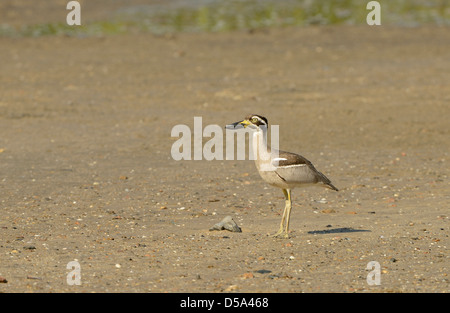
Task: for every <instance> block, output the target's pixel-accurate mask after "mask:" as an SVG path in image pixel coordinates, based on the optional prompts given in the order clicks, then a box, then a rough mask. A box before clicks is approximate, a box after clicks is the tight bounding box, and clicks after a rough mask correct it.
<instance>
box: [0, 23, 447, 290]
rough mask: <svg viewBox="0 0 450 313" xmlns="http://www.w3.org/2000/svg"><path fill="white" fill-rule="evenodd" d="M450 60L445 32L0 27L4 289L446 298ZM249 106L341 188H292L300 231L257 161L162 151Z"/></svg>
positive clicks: (286, 146)
mask: <svg viewBox="0 0 450 313" xmlns="http://www.w3.org/2000/svg"><path fill="white" fill-rule="evenodd" d="M449 51H450V31H449V29H448V28H438V27H421V28H390V27H385V26H382V27H369V26H360V27H345V26H340V27H310V28H288V29H280V30H267V31H257V32H253V33H248V32H238V33H221V34H179V35H167V36H154V35H151V34H140V35H139V34H135V35H123V36H122V35H121V36H111V37H101V38H67V37H41V38H24V39H11V38H0V60H2V61H1V65H0V68H1V71H0V86H1V87H0V134H1V136H0V195H1V198H0V210H1V219H0V276H1V277H3V278H4V279H6V280H7V282H6V283H0V292H228V291H231V292H448V291H449V277H448V265H449V257H448V246H449V225H448V219H449V217H448V216H449V203H450V201H449V200H450V196H449V195H450V186H449V182H448V176H449V161H450V156H449V141H448V140H449V135H450V124H449V122H448V118H449V116H450V105H449V103H450V74H449V73H450V52H449ZM248 113H259V114H261V115H264V116H266V117H267V118H268V119H269V122H270V123H272V124H274V125H280V141H281V142H280V148H281V149H283V150H290V151H293V152H297V153H300V154H302V155H303V156H305V157H307V158H308V159H310V160H311V161H312V162H313V163H314V164H315V165H316V167H317V168H318V169H319V170H320V171H322V172H323V173H325V174H326V175H327V176H328V177H329V178H330V179H331V180H332V181H333V183H334V184H335V185H336V186H337V187H338V188H339V189H340V191H339V192H333V191H330V190H326V189H320V188H309V189H295V190H294V191H293V201H294V205H293V213H292V216H291V233H290V235H291V238H290V239H286V240H283V239H274V238H271V237H269V236H268V235H267V234H269V233H274V232H275V231H276V230H277V229H278V226H279V222H280V219H281V213H282V208H283V206H284V198H283V194H282V192H281V191H280V190H278V189H276V188H273V187H270V186H267V185H265V183H264V182H263V181H262V180H261V179H260V178H259V175H258V173H257V172H256V168H255V166H254V164H253V162H252V161H248V160H247V161H219V160H213V161H206V160H202V161H174V160H173V159H172V157H171V154H170V151H171V146H172V144H173V143H174V142H175V140H176V139H177V138H171V130H172V128H173V127H174V126H175V125H177V124H185V125H188V126H189V127H191V129H193V122H194V117H195V116H201V117H202V118H203V127H205V126H206V125H210V124H217V125H222V126H224V125H226V124H227V123H230V122H235V121H238V120H240V119H242V118H243V117H244V116H245V115H247V114H248ZM208 139H209V138H205V141H206V140H208ZM227 215H230V216H232V217H233V219H234V220H235V221H236V222H237V223H238V225H239V226H240V227H241V228H242V233H231V232H228V231H220V232H219V231H215V232H210V231H209V228H210V227H211V226H212V225H214V224H215V223H217V222H219V221H220V220H221V219H222V218H224V217H225V216H227ZM73 260H77V261H78V263H79V264H80V273H81V285H68V284H67V276H68V274H69V272H70V270H69V269H67V268H66V266H67V264H68V263H69V262H70V261H73ZM371 261H376V262H378V263H379V264H380V266H381V269H380V271H381V280H380V285H375V286H370V285H369V284H368V283H367V281H366V278H367V275H368V274H369V270H367V269H366V267H367V264H368V263H369V262H371Z"/></svg>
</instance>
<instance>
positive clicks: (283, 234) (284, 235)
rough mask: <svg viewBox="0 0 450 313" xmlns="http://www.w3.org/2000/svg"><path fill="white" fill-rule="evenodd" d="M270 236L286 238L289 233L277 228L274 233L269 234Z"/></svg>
mask: <svg viewBox="0 0 450 313" xmlns="http://www.w3.org/2000/svg"><path fill="white" fill-rule="evenodd" d="M270 237H272V238H282V239H288V238H289V234H288V233H287V232H286V231H284V230H279V231H277V232H276V233H275V234H273V235H271V236H270Z"/></svg>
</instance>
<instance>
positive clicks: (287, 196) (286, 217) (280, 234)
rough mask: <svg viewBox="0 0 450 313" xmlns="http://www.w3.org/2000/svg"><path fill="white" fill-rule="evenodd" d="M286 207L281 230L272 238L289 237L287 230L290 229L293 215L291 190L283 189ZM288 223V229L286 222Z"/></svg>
mask: <svg viewBox="0 0 450 313" xmlns="http://www.w3.org/2000/svg"><path fill="white" fill-rule="evenodd" d="M283 194H284V198H285V199H286V200H285V203H286V205H285V206H284V211H283V217H282V218H281V223H280V229H278V231H277V232H276V233H275V234H273V235H272V237H285V238H287V237H288V234H287V229H288V227H289V215H290V213H291V190H289V189H283ZM286 221H287V224H286V227H285V222H286Z"/></svg>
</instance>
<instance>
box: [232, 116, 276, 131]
mask: <svg viewBox="0 0 450 313" xmlns="http://www.w3.org/2000/svg"><path fill="white" fill-rule="evenodd" d="M268 126H269V122H268V121H267V119H266V118H265V117H264V116H261V115H258V114H250V115H247V116H246V117H245V118H244V119H243V120H242V121H239V122H235V123H232V124H229V125H227V126H226V127H225V128H227V129H238V128H242V127H244V128H246V127H249V128H250V129H255V130H257V129H261V128H265V129H267V127H268Z"/></svg>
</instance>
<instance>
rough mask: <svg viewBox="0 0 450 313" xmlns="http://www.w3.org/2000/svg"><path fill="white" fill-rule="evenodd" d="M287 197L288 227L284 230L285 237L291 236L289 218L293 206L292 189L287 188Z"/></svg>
mask: <svg viewBox="0 0 450 313" xmlns="http://www.w3.org/2000/svg"><path fill="white" fill-rule="evenodd" d="M286 193H287V197H286V208H287V212H286V229H285V231H284V237H286V238H288V237H289V219H290V218H291V208H292V200H291V190H290V189H287V191H286Z"/></svg>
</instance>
